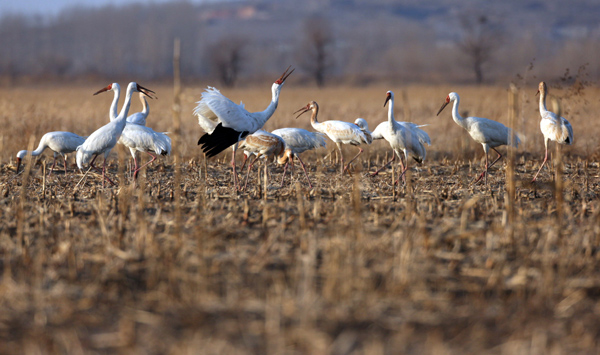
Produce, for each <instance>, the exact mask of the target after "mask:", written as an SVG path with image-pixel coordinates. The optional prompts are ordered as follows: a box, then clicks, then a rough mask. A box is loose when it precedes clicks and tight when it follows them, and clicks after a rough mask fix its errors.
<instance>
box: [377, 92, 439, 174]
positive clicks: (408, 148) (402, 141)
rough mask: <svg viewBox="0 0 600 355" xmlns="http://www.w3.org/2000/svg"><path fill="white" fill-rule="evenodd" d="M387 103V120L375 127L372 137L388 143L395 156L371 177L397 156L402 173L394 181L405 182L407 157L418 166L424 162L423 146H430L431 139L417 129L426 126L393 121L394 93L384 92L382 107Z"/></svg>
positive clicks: (425, 152)
mask: <svg viewBox="0 0 600 355" xmlns="http://www.w3.org/2000/svg"><path fill="white" fill-rule="evenodd" d="M388 102H389V103H390V105H389V106H388V120H387V121H385V122H381V123H380V124H379V125H377V127H376V128H375V130H374V131H373V132H372V136H373V139H374V140H376V139H385V140H386V141H388V143H389V144H390V147H391V148H392V149H393V150H394V153H395V154H392V159H391V160H390V161H388V162H387V163H386V164H385V165H384V166H382V167H381V168H379V169H378V170H377V171H375V172H374V173H373V174H371V176H375V175H377V174H378V173H379V172H380V171H381V170H383V169H384V168H385V167H387V166H388V165H389V164H391V163H392V162H393V161H394V160H395V159H396V155H397V156H398V159H400V166H401V167H402V172H401V173H400V176H398V180H396V182H398V181H399V180H400V178H401V177H402V179H403V180H405V174H406V171H407V170H408V158H409V157H412V158H413V159H414V160H415V161H416V162H417V163H419V164H421V163H423V161H425V157H426V156H427V151H426V150H425V144H427V145H431V139H430V138H429V135H428V134H427V132H425V131H423V130H422V129H420V128H419V127H423V126H426V125H417V124H415V123H412V122H398V121H396V120H395V119H394V93H393V92H392V91H388V92H386V97H385V102H384V103H383V107H385V106H386V105H387V103H388ZM400 151H402V152H403V153H404V158H405V159H406V166H404V163H403V162H402V157H401V156H400Z"/></svg>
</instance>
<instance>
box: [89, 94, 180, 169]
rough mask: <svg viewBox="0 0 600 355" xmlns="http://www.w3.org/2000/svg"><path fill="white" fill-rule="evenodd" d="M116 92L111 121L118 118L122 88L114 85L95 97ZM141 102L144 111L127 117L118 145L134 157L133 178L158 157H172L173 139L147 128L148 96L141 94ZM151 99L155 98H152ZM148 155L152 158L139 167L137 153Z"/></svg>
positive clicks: (110, 114)
mask: <svg viewBox="0 0 600 355" xmlns="http://www.w3.org/2000/svg"><path fill="white" fill-rule="evenodd" d="M110 90H112V91H114V99H113V102H112V104H111V106H110V111H109V117H110V120H111V121H114V120H115V119H116V118H117V105H118V102H119V94H120V88H119V84H117V83H112V84H111V85H109V86H107V87H105V88H104V89H101V90H99V91H97V92H96V93H95V94H94V95H96V94H99V93H101V92H105V91H110ZM139 95H140V101H141V102H142V107H143V109H142V111H141V112H136V113H134V114H132V115H130V116H128V117H127V123H126V124H125V128H124V129H123V132H122V133H121V137H120V138H119V141H118V143H119V144H122V145H124V146H126V147H127V148H129V152H130V153H131V156H132V157H133V163H134V168H133V177H134V179H135V178H137V174H138V172H139V171H140V170H141V169H142V168H144V167H145V166H147V165H148V164H150V163H152V162H153V161H154V160H156V158H157V156H156V155H154V154H152V153H155V154H158V155H170V154H171V138H170V137H169V136H168V135H167V132H163V133H160V132H156V131H154V130H153V129H152V128H150V127H146V118H147V117H148V115H149V114H150V107H149V106H148V102H147V101H146V98H145V96H146V94H145V93H143V92H140V94H139ZM150 98H153V97H151V96H150ZM138 151H139V152H143V153H147V154H148V155H150V156H151V157H152V159H150V160H149V161H148V162H147V163H146V164H144V165H142V166H139V167H138V162H137V156H136V152H138Z"/></svg>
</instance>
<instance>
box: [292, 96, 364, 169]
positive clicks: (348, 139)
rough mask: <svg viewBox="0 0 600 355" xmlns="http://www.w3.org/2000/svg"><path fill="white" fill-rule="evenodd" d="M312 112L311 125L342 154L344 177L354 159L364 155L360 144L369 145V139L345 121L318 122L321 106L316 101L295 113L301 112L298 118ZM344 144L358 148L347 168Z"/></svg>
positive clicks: (341, 165)
mask: <svg viewBox="0 0 600 355" xmlns="http://www.w3.org/2000/svg"><path fill="white" fill-rule="evenodd" d="M300 111H302V112H300ZM308 111H312V115H311V117H310V124H311V125H312V126H313V128H314V129H315V130H316V131H317V132H321V133H324V134H325V135H327V137H329V139H331V140H332V141H333V142H335V144H336V145H337V148H338V150H339V152H340V160H341V164H340V175H344V171H346V170H347V169H348V167H349V166H350V163H352V162H353V161H354V159H356V158H358V156H359V155H361V154H362V152H363V149H362V148H361V147H359V146H358V145H359V144H362V143H366V144H369V138H368V137H367V135H366V134H365V132H363V131H362V130H361V129H360V127H358V126H357V125H355V124H353V123H350V122H344V121H334V120H330V121H323V122H319V121H318V120H317V115H318V114H319V105H318V104H317V103H316V102H315V101H310V102H309V103H308V104H307V105H306V106H304V107H303V108H301V109H299V110H298V111H296V112H294V113H298V112H300V114H299V115H298V116H296V118H298V117H300V116H302V114H304V113H305V112H308ZM342 144H351V145H354V146H356V147H357V148H358V154H356V155H355V156H354V158H352V159H351V160H350V161H349V162H348V164H347V165H346V167H344V155H343V154H342Z"/></svg>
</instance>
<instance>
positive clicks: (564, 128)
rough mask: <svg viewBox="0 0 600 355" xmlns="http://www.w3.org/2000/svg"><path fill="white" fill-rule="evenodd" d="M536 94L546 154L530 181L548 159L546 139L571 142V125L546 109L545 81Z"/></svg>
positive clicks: (546, 91)
mask: <svg viewBox="0 0 600 355" xmlns="http://www.w3.org/2000/svg"><path fill="white" fill-rule="evenodd" d="M537 93H538V94H540V115H541V116H542V120H541V121H540V130H541V131H542V134H543V135H544V147H545V148H546V154H545V155H544V162H543V163H542V165H541V166H540V169H539V170H538V172H537V173H536V174H535V176H534V177H533V180H531V182H534V181H535V180H536V179H537V176H538V174H539V173H540V171H542V168H543V167H544V164H546V161H547V160H548V140H552V141H555V142H557V143H559V144H567V145H571V144H573V127H572V126H571V124H570V123H569V121H567V120H566V119H565V118H563V117H560V116H558V115H557V114H555V113H554V112H551V111H548V110H547V109H546V94H547V93H548V86H546V83H545V82H543V81H542V82H541V83H540V85H539V87H538V92H537Z"/></svg>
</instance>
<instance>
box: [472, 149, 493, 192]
mask: <svg viewBox="0 0 600 355" xmlns="http://www.w3.org/2000/svg"><path fill="white" fill-rule="evenodd" d="M494 150H495V149H494ZM487 171H488V153H487V152H485V170H484V171H483V172H482V173H481V175H479V177H478V178H477V180H475V182H474V183H473V184H476V183H478V182H479V181H480V180H481V179H482V178H483V177H484V176H485V184H486V185H487Z"/></svg>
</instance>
